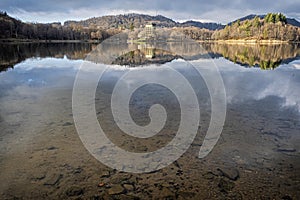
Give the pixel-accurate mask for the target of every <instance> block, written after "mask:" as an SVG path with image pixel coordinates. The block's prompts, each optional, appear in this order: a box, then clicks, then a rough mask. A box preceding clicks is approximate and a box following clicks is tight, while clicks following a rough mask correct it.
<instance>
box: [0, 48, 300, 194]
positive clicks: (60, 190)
mask: <svg viewBox="0 0 300 200" xmlns="http://www.w3.org/2000/svg"><path fill="white" fill-rule="evenodd" d="M25 46H26V45H25ZM25 46H23V47H19V49H20V48H21V49H22V48H23V49H26V48H27V50H28V48H29V47H28V46H26V47H25ZM50 46H51V45H50ZM2 48H4V49H5V48H7V49H11V48H12V47H11V46H10V47H2ZM30 48H31V49H34V51H33V52H34V53H32V52H31V51H24V52H27V54H28V55H29V56H28V57H26V56H25V57H24V59H21V60H24V61H22V62H20V63H17V62H13V63H16V64H13V65H11V66H13V69H8V70H7V71H3V72H1V73H0V82H1V84H0V103H1V107H0V129H1V131H0V133H1V141H0V142H1V143H0V144H1V146H0V152H1V157H0V161H1V162H0V165H1V172H0V176H1V178H2V182H1V184H0V186H1V187H0V190H1V195H2V197H3V198H14V197H16V198H41V197H47V198H76V197H78V196H80V197H83V198H95V199H97V198H101V197H104V198H121V199H122V198H142V199H144V198H160V197H162V198H167V197H174V198H190V199H199V198H200V199H204V198H215V199H224V198H231V199H232V198H235V199H241V198H243V199H249V198H253V197H257V198H272V199H273V198H275V199H281V198H288V197H291V198H293V199H296V198H297V196H299V195H300V194H299V192H298V191H299V189H300V176H299V175H300V173H299V172H300V171H299V169H300V160H299V149H300V148H299V144H300V143H299V142H300V135H299V130H300V118H299V117H300V113H299V112H300V102H299V101H300V93H299V88H300V71H299V65H300V61H299V60H298V59H297V55H298V54H297V52H298V51H299V50H298V49H297V48H296V49H295V51H291V52H292V53H291V54H290V55H292V56H290V55H289V56H286V57H288V60H289V61H290V62H288V63H287V62H286V61H285V62H284V63H283V64H279V66H277V67H276V68H275V69H274V70H261V68H259V67H245V66H242V65H240V64H235V63H234V62H232V61H230V59H229V60H227V59H225V58H224V57H222V56H221V55H219V54H220V53H219V54H218V56H216V57H215V59H214V62H215V64H216V66H217V67H218V68H219V70H220V72H221V75H222V78H223V80H224V85H225V89H226V98H227V103H228V105H227V116H226V121H225V125H224V128H223V132H222V135H221V138H220V140H219V141H218V143H217V145H216V146H215V148H214V149H213V151H212V152H211V153H210V154H209V155H208V156H207V157H205V158H204V159H198V157H197V155H198V152H199V148H200V146H201V144H202V142H203V138H204V134H205V132H206V130H207V127H208V123H209V117H210V100H209V94H208V91H207V88H206V86H205V83H204V82H203V80H202V79H201V78H199V77H198V76H197V75H195V71H194V70H193V69H192V68H186V67H182V66H180V62H178V60H173V61H172V62H171V63H168V64H170V65H171V66H173V67H174V68H175V69H177V70H178V71H179V72H181V73H182V74H184V75H185V76H186V77H187V79H188V80H189V81H190V82H191V85H192V86H193V88H194V90H195V92H196V94H197V97H198V100H199V102H200V108H201V109H200V110H201V123H200V126H199V130H198V134H197V136H196V139H195V141H194V142H193V144H192V145H191V147H190V148H189V150H188V151H187V152H186V153H185V154H184V155H183V156H181V158H180V159H179V160H178V161H176V162H175V163H174V164H172V165H170V166H168V167H166V168H164V169H161V170H158V171H156V172H153V173H146V174H131V173H121V172H118V171H115V170H112V169H110V168H108V167H106V166H105V165H103V164H101V163H100V162H98V161H97V160H96V159H94V158H93V157H92V156H91V155H90V154H89V153H88V151H87V150H86V149H85V148H84V146H83V145H82V143H81V141H80V139H79V136H78V135H77V133H76V129H75V126H74V122H73V117H72V89H73V83H74V80H75V76H76V73H77V71H78V69H79V68H80V66H81V64H82V63H83V62H85V61H83V58H84V55H86V53H88V52H89V50H92V49H93V48H94V47H93V45H82V46H81V45H79V44H76V45H72V44H65V45H52V46H51V48H50V47H49V46H45V45H41V46H39V47H35V46H34V45H33V47H32V46H31V47H30ZM30 48H29V49H30ZM211 48H215V49H216V48H217V47H211ZM220 48H221V47H220ZM222 48H224V47H222ZM249 48H251V47H249ZM252 48H253V47H252ZM12 49H14V48H12ZM41 49H43V51H42V50H41ZM51 49H52V50H51ZM277 49H280V48H277ZM7 51H11V50H7ZM232 51H233V50H232ZM270 51H271V50H270ZM274 51H275V52H276V48H275V50H273V51H271V52H274ZM280 51H281V50H280ZM2 52H5V51H2ZM41 52H47V53H45V54H42V53H41ZM248 52H250V51H248ZM235 53H236V52H235ZM14 55H22V53H20V52H19V54H16V53H15V54H14ZM212 55H216V52H215V53H214V54H212ZM32 56H33V57H32ZM36 56H37V57H36ZM16 57H18V56H16ZM196 57H197V56H196ZM2 58H3V59H2V60H5V59H4V56H2ZM19 58H20V57H18V59H12V58H11V59H7V60H8V61H13V60H20V59H19ZM22 58H23V57H22ZM274 59H275V60H278V58H274ZM270 60H272V58H271V57H270ZM285 60H286V59H285ZM203 61H205V60H203V58H199V56H198V58H196V59H191V60H190V61H189V62H190V63H192V64H194V65H197V62H203ZM178 63H179V64H178ZM163 66H164V64H162V65H159V66H155V65H150V66H148V67H146V68H136V67H135V68H126V67H124V66H114V67H112V68H110V69H109V70H108V71H107V72H106V73H105V75H104V76H103V78H102V80H101V82H100V83H101V84H99V86H98V89H97V93H96V99H95V101H96V111H97V117H98V120H99V121H100V124H101V125H102V126H103V127H104V129H105V130H106V133H107V136H108V137H109V138H110V139H111V140H112V141H113V142H114V143H115V144H117V145H118V146H120V147H122V148H124V149H127V150H128V151H136V152H146V151H153V150H156V149H159V148H161V147H162V146H164V145H165V144H166V143H168V142H169V141H170V140H171V139H172V137H174V132H175V131H176V129H177V128H178V123H179V118H178V116H179V115H180V111H179V109H178V102H177V101H176V99H174V96H172V94H171V93H170V91H168V90H166V89H165V88H163V87H159V86H157V85H149V86H147V87H144V88H141V89H140V90H138V91H137V92H136V94H135V96H133V98H132V101H131V112H132V113H131V114H132V117H133V119H134V120H135V121H136V123H137V124H140V125H146V124H147V123H149V117H148V113H147V111H148V110H149V106H150V105H151V104H153V103H161V104H162V105H164V106H165V108H166V109H167V111H168V113H170V114H169V116H168V123H167V124H166V126H165V128H164V130H163V131H162V132H161V133H160V134H159V135H157V138H151V139H145V140H132V139H131V138H130V137H128V136H126V135H125V134H123V133H122V132H121V130H120V129H118V128H117V126H116V124H115V122H114V121H113V118H112V114H111V110H110V97H111V96H110V94H111V91H112V89H113V87H114V84H115V82H116V81H117V80H118V77H120V76H121V75H122V74H123V73H124V72H126V71H128V70H140V71H141V72H142V74H143V72H144V73H145V75H147V70H149V69H150V70H151V69H155V70H157V71H158V73H159V72H161V71H163ZM5 69H6V68H5ZM205 70H209V69H203V72H205ZM212 78H213V77H212ZM229 169H231V170H229ZM232 169H233V170H232ZM237 174H238V175H237ZM99 183H104V184H105V186H101V187H99V186H98V185H99ZM128 185H129V186H128ZM120 187H121V189H120ZM126 187H127V188H126ZM122 188H123V189H122ZM124 188H125V189H124ZM118 189H119V192H118ZM121 190H122V191H121ZM74 191H75V192H74ZM76 191H77V192H76Z"/></svg>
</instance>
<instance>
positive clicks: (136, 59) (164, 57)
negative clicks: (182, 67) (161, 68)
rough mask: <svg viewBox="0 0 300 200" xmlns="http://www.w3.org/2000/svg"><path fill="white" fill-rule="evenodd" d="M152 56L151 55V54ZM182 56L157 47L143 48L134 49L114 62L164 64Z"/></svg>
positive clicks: (132, 64) (130, 64)
mask: <svg viewBox="0 0 300 200" xmlns="http://www.w3.org/2000/svg"><path fill="white" fill-rule="evenodd" d="M149 54H150V55H151V56H150V55H149ZM177 58H180V56H178V55H176V54H174V53H171V52H168V51H164V50H161V49H155V48H141V49H137V50H134V51H130V52H128V53H125V54H123V55H121V56H120V57H118V58H116V59H115V61H113V63H112V64H118V65H128V66H138V65H145V64H154V63H156V64H164V63H167V62H171V61H172V60H174V59H177Z"/></svg>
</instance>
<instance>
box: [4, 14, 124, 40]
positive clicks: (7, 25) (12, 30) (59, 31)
mask: <svg viewBox="0 0 300 200" xmlns="http://www.w3.org/2000/svg"><path fill="white" fill-rule="evenodd" d="M118 32H119V31H118V30H114V29H109V30H100V29H95V28H83V27H80V26H74V27H67V26H62V25H61V23H49V24H41V23H23V22H22V21H20V20H17V19H14V18H12V17H10V16H8V15H7V13H6V12H0V39H7V38H12V39H13V38H15V39H37V40H91V39H93V40H95V39H96V40H103V39H105V38H108V37H109V36H111V35H114V34H116V33H118Z"/></svg>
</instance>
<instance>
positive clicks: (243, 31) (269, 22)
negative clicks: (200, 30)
mask: <svg viewBox="0 0 300 200" xmlns="http://www.w3.org/2000/svg"><path fill="white" fill-rule="evenodd" d="M241 19H242V20H236V21H235V22H232V23H231V24H229V25H227V26H225V28H224V29H222V30H218V31H215V32H214V33H213V34H212V39H214V40H241V39H242V40H255V41H259V40H268V41H270V40H271V41H274V40H278V41H286V42H299V41H300V28H299V27H298V26H294V25H291V24H288V20H287V18H286V17H285V16H284V15H283V14H281V13H268V14H267V15H264V17H263V18H262V16H253V15H249V16H246V17H244V18H241Z"/></svg>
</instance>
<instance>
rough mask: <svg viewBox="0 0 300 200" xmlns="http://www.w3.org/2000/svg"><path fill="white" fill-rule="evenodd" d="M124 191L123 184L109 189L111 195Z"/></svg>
mask: <svg viewBox="0 0 300 200" xmlns="http://www.w3.org/2000/svg"><path fill="white" fill-rule="evenodd" d="M124 192H125V188H123V187H122V186H121V185H113V186H112V187H111V188H109V190H108V194H109V195H115V194H122V193H124Z"/></svg>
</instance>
